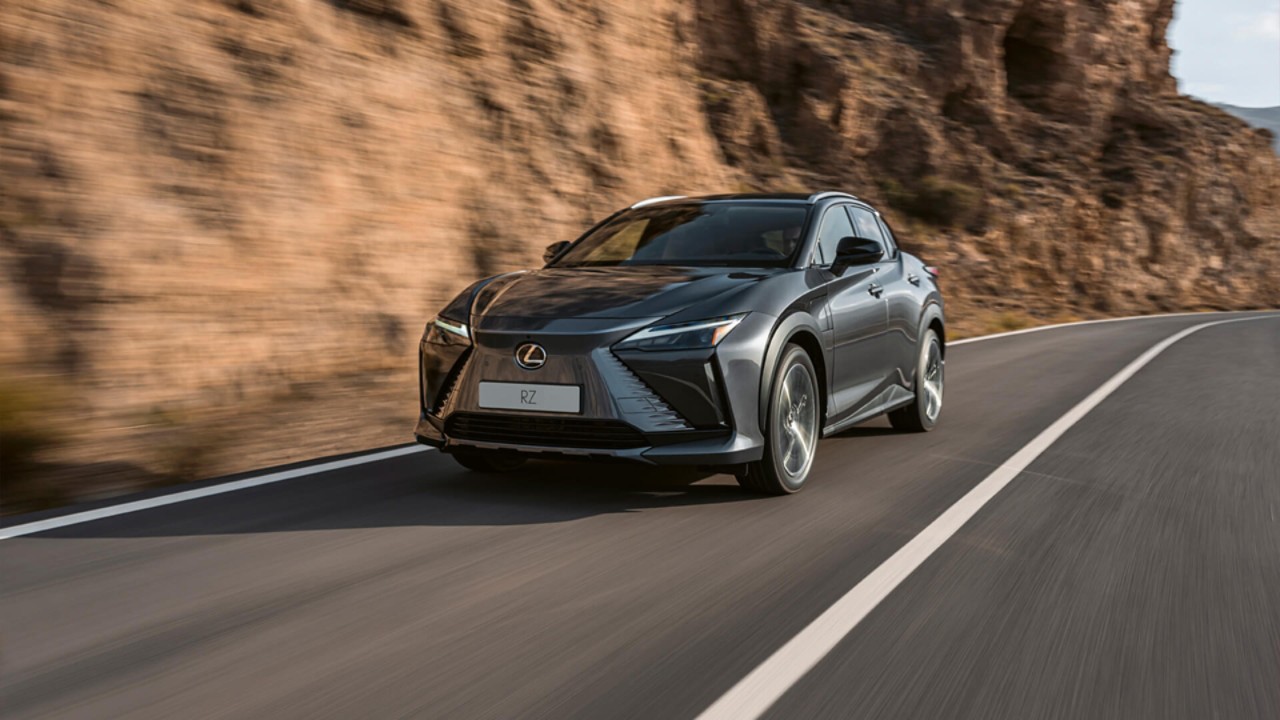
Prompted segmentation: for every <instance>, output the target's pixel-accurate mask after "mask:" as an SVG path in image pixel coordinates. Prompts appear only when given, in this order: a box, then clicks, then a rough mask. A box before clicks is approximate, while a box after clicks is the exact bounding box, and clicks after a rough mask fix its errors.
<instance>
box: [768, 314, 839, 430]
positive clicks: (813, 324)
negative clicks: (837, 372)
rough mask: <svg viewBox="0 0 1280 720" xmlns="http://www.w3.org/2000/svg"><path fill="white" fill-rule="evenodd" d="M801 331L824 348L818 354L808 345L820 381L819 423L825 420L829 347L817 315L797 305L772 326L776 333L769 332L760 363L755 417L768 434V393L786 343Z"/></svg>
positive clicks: (771, 389)
mask: <svg viewBox="0 0 1280 720" xmlns="http://www.w3.org/2000/svg"><path fill="white" fill-rule="evenodd" d="M802 334H807V335H809V336H811V337H812V338H813V342H815V343H816V344H817V346H818V348H819V349H820V351H821V352H820V353H818V357H814V356H813V355H814V353H813V351H812V349H810V348H805V349H806V350H807V351H808V352H809V355H810V360H812V361H813V365H814V370H816V371H817V373H818V385H819V388H820V392H819V393H818V395H819V397H820V399H821V401H822V407H821V414H820V415H819V423H820V424H821V423H822V422H825V418H826V412H827V403H828V400H829V398H828V397H827V393H828V389H827V388H828V385H829V380H830V378H828V377H827V373H828V367H829V366H830V363H829V362H828V360H829V357H828V355H830V348H828V347H827V344H826V343H825V342H824V341H823V338H822V334H823V331H822V325H821V324H820V323H819V322H818V319H817V318H815V317H814V316H813V315H811V314H810V313H808V312H807V311H805V310H800V309H797V310H793V311H792V312H790V313H788V314H786V315H783V316H782V317H780V318H779V319H778V322H777V323H776V324H775V325H774V326H773V333H772V334H770V336H769V344H768V346H767V347H766V348H765V353H764V361H763V363H762V364H761V366H760V402H759V412H758V413H757V418H756V420H757V422H759V423H760V432H761V435H762V436H764V435H767V433H765V428H767V427H768V420H769V417H768V416H769V397H770V394H771V393H772V392H773V380H774V374H775V373H776V372H777V370H778V363H779V362H780V361H781V359H782V351H783V350H785V349H786V347H787V345H790V344H792V341H793V340H794V339H795V338H796V336H797V335H802Z"/></svg>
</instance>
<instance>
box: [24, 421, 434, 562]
mask: <svg viewBox="0 0 1280 720" xmlns="http://www.w3.org/2000/svg"><path fill="white" fill-rule="evenodd" d="M431 449H432V448H429V447H425V446H422V445H410V446H407V447H399V448H393V449H391V450H383V451H381V452H375V453H370V454H368V455H359V456H356V457H350V458H345V459H343V460H333V461H330V462H326V463H319V464H317V465H308V466H306V467H300V468H293V469H292V470H280V471H279V472H273V473H267V474H266V475H259V476H257V477H250V478H245V479H243V480H232V481H231V482H226V483H220V484H218V485H210V486H208V487H202V488H196V489H194V490H183V491H182V492H176V493H173V494H170V495H161V496H159V497H153V498H147V499H145V500H135V501H133V502H127V503H122V504H120V505H109V506H107V507H101V508H96V509H94V510H85V511H84V512H78V513H71V514H70V515H59V516H57V517H51V518H47V519H45V520H37V521H35V522H29V523H25V524H23V525H13V526H11V527H0V540H8V539H9V538H15V537H20V536H22V535H30V534H32V533H39V532H45V531H47V530H55V529H57V528H62V527H67V526H68V525H79V524H80V523H86V522H92V521H94V520H101V519H103V518H109V517H115V516H116V515H124V514H126V513H132V512H138V511H139V510H149V509H151V508H156V507H163V506H165V505H174V504H176V503H180V502H187V501H188V500H198V499H200V498H206V497H209V496H211V495H221V494H223V493H229V492H235V491H237V490H245V489H247V488H252V487H258V486H260V485H270V484H271V483H278V482H281V481H283V480H292V479H294V478H300V477H306V476H307V475H318V474H320V473H326V472H330V471H332V470H341V469H343V468H349V467H354V466H356V465H364V464H365V463H373V462H380V461H382V460H390V459H391V458H397V457H402V456H404V455H412V454H413V453H419V452H425V451H427V450H431Z"/></svg>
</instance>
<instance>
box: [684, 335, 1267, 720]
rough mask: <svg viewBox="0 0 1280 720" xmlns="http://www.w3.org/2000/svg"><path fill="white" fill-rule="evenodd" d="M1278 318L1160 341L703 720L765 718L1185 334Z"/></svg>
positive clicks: (731, 691)
mask: <svg viewBox="0 0 1280 720" xmlns="http://www.w3.org/2000/svg"><path fill="white" fill-rule="evenodd" d="M1273 318H1280V315H1263V316H1259V317H1247V318H1235V319H1232V320H1218V321H1215V322H1208V323H1202V324H1200V325H1194V326H1192V327H1189V328H1187V329H1185V330H1183V331H1181V332H1178V333H1176V334H1174V335H1171V336H1170V337H1168V338H1165V339H1164V340H1162V341H1160V342H1159V343H1156V344H1155V345H1154V346H1152V347H1151V348H1150V349H1149V350H1147V351H1146V352H1144V353H1142V354H1141V355H1139V356H1138V358H1137V359H1135V360H1134V361H1133V362H1131V363H1129V364H1128V365H1126V366H1125V367H1124V369H1123V370H1121V371H1120V372H1118V373H1116V374H1115V375H1114V376H1112V378H1111V379H1110V380H1107V381H1106V382H1105V383H1103V384H1102V386H1101V387H1099V388H1098V389H1097V390H1094V391H1093V392H1092V393H1090V394H1089V396H1088V397H1086V398H1085V399H1084V400H1081V401H1080V402H1079V403H1077V404H1076V406H1075V407H1073V408H1071V409H1070V410H1069V411H1067V414H1065V415H1063V416H1062V417H1060V418H1058V419H1057V420H1056V421H1055V422H1054V423H1053V424H1052V425H1050V426H1049V427H1047V428H1045V430H1044V431H1043V432H1041V433H1040V434H1039V435H1037V436H1036V437H1035V438H1034V439H1032V440H1031V442H1029V443H1027V444H1026V445H1025V446H1023V447H1022V449H1021V450H1019V451H1018V452H1016V453H1014V455H1013V457H1010V458H1009V459H1008V460H1006V461H1005V462H1004V463H1003V464H1002V465H1000V467H998V468H996V469H995V470H994V471H993V472H992V473H991V474H990V475H988V476H987V477H986V479H984V480H983V481H982V482H980V483H978V484H977V486H975V487H974V488H973V489H972V490H970V491H969V492H968V493H967V494H966V495H965V496H964V497H962V498H960V500H958V501H957V502H956V504H954V505H952V506H951V507H949V508H947V509H946V511H945V512H943V513H942V515H940V516H938V518H937V519H936V520H934V521H933V522H932V523H930V524H929V526H928V527H926V528H925V529H924V530H922V531H921V532H920V534H919V535H916V536H915V537H914V538H912V539H911V540H910V541H909V542H908V543H907V544H906V545H903V546H902V548H901V549H899V550H898V551H897V552H896V553H894V554H893V555H892V556H891V557H890V558H889V559H888V560H885V561H884V562H883V563H881V564H880V566H879V567H877V568H876V569H875V570H873V571H872V572H871V574H870V575H867V576H866V577H865V578H863V579H862V581H861V582H859V583H858V584H857V585H855V586H853V589H852V590H850V591H849V592H847V593H845V595H844V596H843V597H841V598H840V599H839V600H837V601H836V602H835V604H833V605H832V606H831V607H829V608H827V609H826V610H825V611H824V612H823V613H822V614H821V615H819V616H818V617H817V619H815V620H814V621H813V622H811V623H809V625H808V626H807V627H805V628H804V629H803V630H801V631H800V633H799V634H798V635H796V636H795V637H793V638H791V640H789V641H787V643H786V644H785V645H783V646H782V647H781V648H779V649H778V650H777V651H776V652H774V653H773V655H770V656H769V658H768V659H766V660H765V661H764V662H762V663H760V665H759V666H758V667H756V669H754V670H752V671H751V672H750V673H749V674H748V675H747V676H746V677H744V678H743V679H742V680H740V681H738V684H736V685H734V686H733V687H732V688H730V689H729V691H728V692H726V693H725V694H724V695H722V696H721V697H720V699H719V700H716V701H715V703H713V704H712V705H711V707H709V708H707V709H706V710H705V711H703V713H702V714H701V715H699V716H698V720H753V719H754V718H758V717H760V716H761V715H763V714H764V713H765V711H767V710H768V709H769V708H770V707H772V706H773V704H774V703H775V702H777V700H778V698H780V697H782V695H783V693H785V692H786V691H787V690H789V689H791V686H793V685H795V684H796V682H797V681H799V680H800V678H802V677H804V675H805V674H806V673H808V672H809V670H811V669H812V668H813V667H814V666H815V665H817V664H818V662H819V661H820V660H822V658H824V657H826V655H827V653H829V652H831V649H832V648H834V647H835V646H836V643H838V642H840V641H841V640H842V639H844V637H845V636H846V635H848V634H849V633H850V632H851V631H852V630H853V629H854V628H855V627H857V626H858V623H860V622H862V619H863V618H865V617H866V616H867V614H868V613H870V612H871V611H872V609H874V608H875V607H876V606H877V605H879V604H880V602H881V601H882V600H884V599H885V597H887V596H888V595H889V593H890V592H892V591H893V589H894V588H896V587H898V585H900V584H901V583H902V581H903V580H906V579H907V576H909V575H910V574H911V573H912V572H914V571H915V569H916V568H918V567H920V565H921V564H923V563H924V561H925V560H927V559H928V558H929V556H930V555H932V554H933V553H934V552H935V551H936V550H937V549H938V548H939V547H941V546H942V544H943V543H944V542H946V541H947V539H948V538H950V537H951V536H952V535H955V534H956V532H957V531H958V530H959V529H960V528H961V526H963V525H964V524H965V523H966V522H968V521H969V519H970V518H972V517H973V516H974V515H975V514H976V513H977V512H978V510H980V509H982V506H984V505H986V504H987V502H988V501H990V500H991V498H993V497H995V495H996V493H998V492H1000V490H1002V489H1003V488H1004V487H1005V486H1006V485H1008V484H1009V482H1010V481H1012V480H1013V479H1014V478H1015V477H1017V475H1018V473H1020V472H1022V471H1023V470H1025V469H1026V468H1027V466H1029V465H1030V464H1031V463H1032V461H1034V460H1035V459H1036V458H1037V457H1039V456H1040V454H1041V453H1043V452H1044V451H1045V450H1046V449H1048V448H1049V446H1050V445H1052V444H1053V443H1054V441H1056V440H1057V439H1058V438H1060V437H1062V435H1063V433H1065V432H1067V430H1069V429H1071V426H1073V425H1075V424H1076V423H1077V422H1079V420H1080V419H1081V418H1083V417H1084V416H1085V415H1086V414H1088V412H1089V411H1090V410H1092V409H1093V408H1095V407H1097V406H1098V404H1099V403H1101V402H1102V401H1103V400H1105V399H1106V398H1107V396H1108V395H1110V394H1111V393H1113V392H1115V390H1116V389H1117V388H1119V387H1120V386H1121V385H1122V384H1124V382H1125V381H1126V380H1128V379H1129V378H1131V377H1133V375H1134V373H1136V372H1138V371H1139V370H1141V369H1142V368H1143V367H1145V366H1146V365H1147V363H1149V362H1151V361H1152V360H1153V359H1155V357H1156V356H1157V355H1159V354H1160V353H1162V352H1164V351H1165V349H1166V348H1168V347H1169V346H1170V345H1173V344H1174V343H1176V342H1178V341H1179V340H1181V339H1182V338H1185V337H1186V336H1188V335H1190V334H1192V333H1194V332H1198V331H1200V330H1203V329H1205V328H1207V327H1213V326H1214V325H1225V324H1228V323H1237V322H1248V321H1250V320H1265V319H1273Z"/></svg>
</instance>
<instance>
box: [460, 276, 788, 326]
mask: <svg viewBox="0 0 1280 720" xmlns="http://www.w3.org/2000/svg"><path fill="white" fill-rule="evenodd" d="M775 272H776V271H771V270H762V269H755V268H751V269H743V268H689V267H668V266H653V265H648V266H636V265H633V266H626V267H604V268H545V269H542V270H535V271H533V272H527V273H513V274H511V275H504V276H501V277H498V278H495V279H494V280H493V281H492V282H489V283H488V284H486V285H485V286H484V287H483V288H481V290H480V291H479V293H478V294H477V295H476V299H475V303H474V305H473V306H472V315H473V316H474V317H477V318H502V317H524V318H600V319H604V318H618V319H624V318H660V317H666V316H668V315H672V314H674V313H677V312H680V311H681V310H684V309H686V308H688V307H691V306H693V305H695V304H698V303H703V302H707V301H712V300H714V299H715V298H720V297H724V296H726V295H728V294H731V293H734V292H735V291H738V290H740V289H741V288H743V287H745V286H747V285H750V284H752V283H755V282H759V281H760V280H762V279H764V278H766V277H769V276H770V275H771V274H774V273H775ZM712 304H714V303H712Z"/></svg>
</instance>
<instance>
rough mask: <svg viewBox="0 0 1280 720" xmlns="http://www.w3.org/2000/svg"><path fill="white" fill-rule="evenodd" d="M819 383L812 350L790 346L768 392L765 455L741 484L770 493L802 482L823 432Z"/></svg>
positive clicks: (789, 490)
mask: <svg viewBox="0 0 1280 720" xmlns="http://www.w3.org/2000/svg"><path fill="white" fill-rule="evenodd" d="M819 387H820V386H819V385H818V374H817V373H816V372H814V369H813V361H812V360H811V359H809V354H808V353H807V352H805V351H804V349H803V348H801V347H799V346H797V345H789V346H787V349H786V350H785V351H783V353H782V360H781V361H779V363H778V370H777V372H776V373H775V374H774V378H773V386H772V390H771V391H770V395H769V409H768V414H767V428H768V431H767V432H766V433H765V449H764V457H763V458H762V459H760V460H758V461H756V462H753V463H749V464H748V465H747V467H746V471H745V472H744V473H743V474H741V475H739V476H738V484H740V485H742V486H743V487H744V488H747V489H748V490H755V491H756V492H762V493H766V494H769V495H789V494H791V493H794V492H799V491H800V489H801V488H802V487H804V482H805V480H806V479H808V477H809V468H811V467H812V466H813V456H814V454H815V451H816V450H817V447H818V437H819V436H820V435H821V433H822V428H821V427H820V418H821V413H820V412H819V409H820V407H821V403H820V398H819V397H818V388H819Z"/></svg>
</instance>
